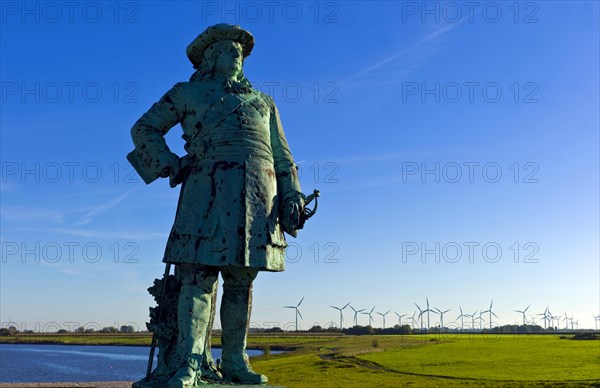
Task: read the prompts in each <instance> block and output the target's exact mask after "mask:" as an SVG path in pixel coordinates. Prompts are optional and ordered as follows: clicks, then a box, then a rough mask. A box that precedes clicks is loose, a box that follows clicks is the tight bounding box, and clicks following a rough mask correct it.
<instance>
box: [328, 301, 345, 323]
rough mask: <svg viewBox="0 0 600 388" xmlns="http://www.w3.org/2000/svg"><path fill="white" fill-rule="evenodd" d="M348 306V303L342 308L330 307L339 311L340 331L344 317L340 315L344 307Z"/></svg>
mask: <svg viewBox="0 0 600 388" xmlns="http://www.w3.org/2000/svg"><path fill="white" fill-rule="evenodd" d="M349 305H350V302H348V303H346V305H345V306H344V307H336V306H331V305H330V306H331V307H333V308H334V309H336V310H340V330H342V324H343V323H344V315H343V314H342V310H343V309H345V308H346V307H348V306H349Z"/></svg>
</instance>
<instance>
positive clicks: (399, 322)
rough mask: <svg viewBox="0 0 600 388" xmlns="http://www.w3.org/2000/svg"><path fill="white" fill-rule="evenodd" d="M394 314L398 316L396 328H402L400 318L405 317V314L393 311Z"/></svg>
mask: <svg viewBox="0 0 600 388" xmlns="http://www.w3.org/2000/svg"><path fill="white" fill-rule="evenodd" d="M394 314H396V315H397V316H398V326H400V327H402V317H405V316H406V314H402V315H400V314H398V313H397V312H395V311H394Z"/></svg>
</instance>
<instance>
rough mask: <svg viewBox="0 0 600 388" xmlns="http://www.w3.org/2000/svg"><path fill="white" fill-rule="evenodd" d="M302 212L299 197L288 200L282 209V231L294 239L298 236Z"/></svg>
mask: <svg viewBox="0 0 600 388" xmlns="http://www.w3.org/2000/svg"><path fill="white" fill-rule="evenodd" d="M303 211H304V200H303V199H302V198H301V197H298V198H296V199H292V200H290V201H289V202H288V203H287V205H286V206H285V207H284V211H283V213H284V214H283V217H282V218H283V219H282V222H281V224H282V227H283V230H284V231H285V232H286V233H287V234H289V235H290V236H293V237H296V236H297V235H298V229H300V225H301V224H302V221H301V219H300V217H301V214H302V212H303Z"/></svg>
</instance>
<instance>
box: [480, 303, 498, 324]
mask: <svg viewBox="0 0 600 388" xmlns="http://www.w3.org/2000/svg"><path fill="white" fill-rule="evenodd" d="M493 304H494V301H493V300H492V301H491V302H490V308H489V309H487V310H485V311H482V313H483V314H484V313H490V330H492V315H493V316H495V317H496V318H498V316H497V315H496V314H495V313H494V312H493V311H492V305H493Z"/></svg>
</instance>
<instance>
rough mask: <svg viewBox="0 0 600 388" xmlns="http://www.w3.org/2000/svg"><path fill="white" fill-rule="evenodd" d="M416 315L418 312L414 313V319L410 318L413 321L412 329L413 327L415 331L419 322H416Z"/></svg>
mask: <svg viewBox="0 0 600 388" xmlns="http://www.w3.org/2000/svg"><path fill="white" fill-rule="evenodd" d="M416 314H417V312H416V311H413V315H412V317H411V318H410V320H411V321H412V327H413V329H414V328H415V327H416V326H417V321H416V319H415V315H416Z"/></svg>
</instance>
